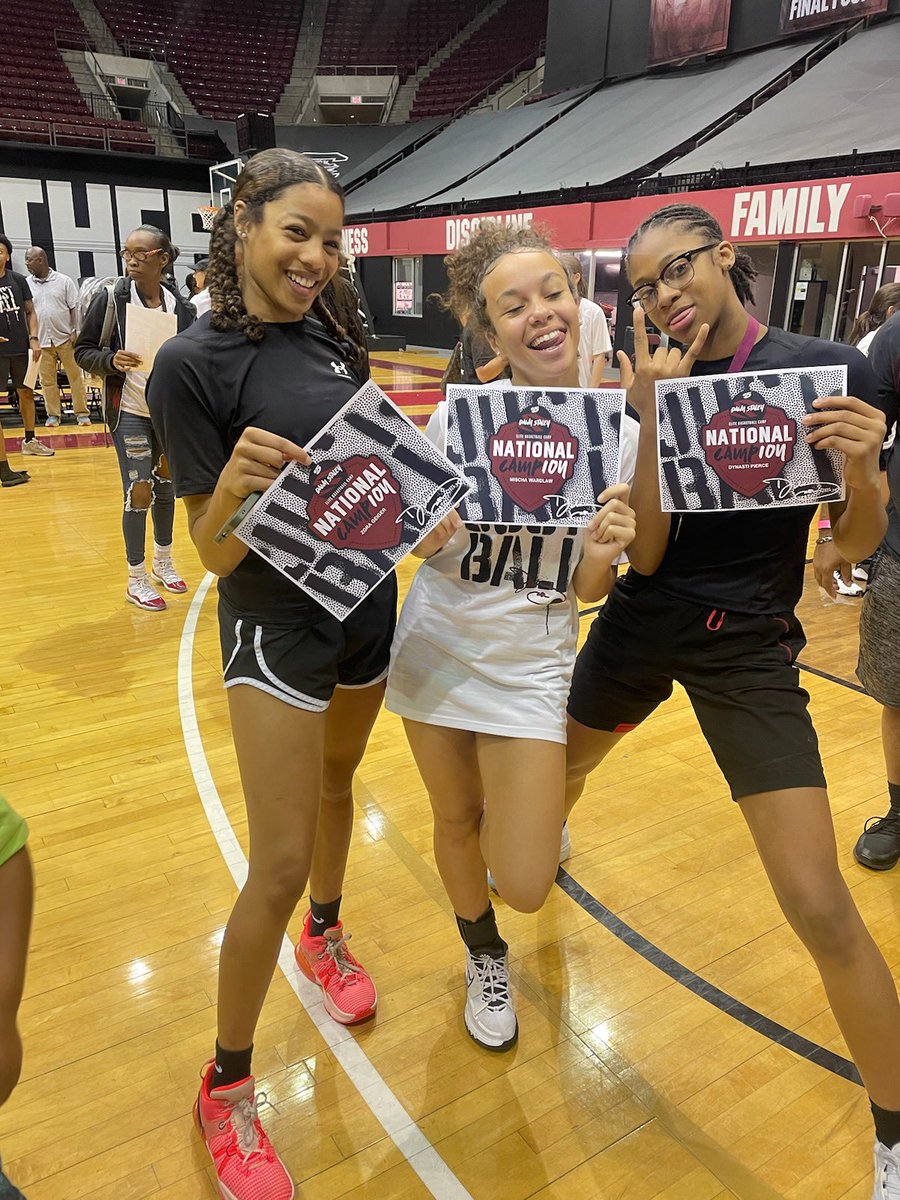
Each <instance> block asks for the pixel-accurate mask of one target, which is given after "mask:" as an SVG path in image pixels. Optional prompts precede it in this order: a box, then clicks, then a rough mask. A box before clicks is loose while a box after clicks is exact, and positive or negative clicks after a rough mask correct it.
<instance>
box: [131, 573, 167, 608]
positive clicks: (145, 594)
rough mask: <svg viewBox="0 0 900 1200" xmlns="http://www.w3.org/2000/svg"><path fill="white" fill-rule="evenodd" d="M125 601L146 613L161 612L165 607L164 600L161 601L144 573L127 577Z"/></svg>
mask: <svg viewBox="0 0 900 1200" xmlns="http://www.w3.org/2000/svg"><path fill="white" fill-rule="evenodd" d="M125 599H126V600H128V601H130V602H131V603H132V604H136V605H137V606H138V608H144V609H146V610H147V611H148V612H163V611H164V609H165V607H166V602H165V600H163V598H162V596H161V595H160V594H159V592H158V591H157V590H156V588H155V587H154V586H153V584H152V583H151V582H150V577H149V575H148V574H147V573H146V571H145V572H144V574H143V575H129V576H128V587H127V588H126V589H125Z"/></svg>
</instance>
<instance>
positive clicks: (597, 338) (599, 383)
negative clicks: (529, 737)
mask: <svg viewBox="0 0 900 1200" xmlns="http://www.w3.org/2000/svg"><path fill="white" fill-rule="evenodd" d="M562 262H563V266H564V267H565V268H566V270H567V271H568V273H569V278H570V279H571V280H572V284H573V286H574V287H575V288H576V290H577V292H578V296H579V301H578V316H579V319H580V320H581V338H580V340H579V342H578V386H579V387H583V388H588V387H603V372H604V371H605V370H606V368H607V367H608V366H609V364H610V363H611V362H612V340H611V338H610V336H609V325H608V324H607V322H606V314H605V313H604V311H603V309H602V308H601V307H600V305H599V304H595V303H594V301H593V300H588V298H587V287H586V286H585V282H584V276H583V275H582V273H581V263H580V262H579V261H578V259H577V258H576V257H575V255H574V254H564V255H563V256H562Z"/></svg>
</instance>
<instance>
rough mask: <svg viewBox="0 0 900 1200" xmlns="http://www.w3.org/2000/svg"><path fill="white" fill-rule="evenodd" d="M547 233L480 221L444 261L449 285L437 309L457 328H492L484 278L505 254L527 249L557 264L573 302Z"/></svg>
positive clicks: (537, 228) (482, 330) (477, 330)
mask: <svg viewBox="0 0 900 1200" xmlns="http://www.w3.org/2000/svg"><path fill="white" fill-rule="evenodd" d="M549 232H550V231H549V230H548V229H547V228H546V227H544V226H537V225H535V226H532V227H531V228H529V229H519V228H518V227H516V226H514V225H501V224H500V223H499V222H498V221H482V222H481V224H480V225H479V226H478V229H477V230H476V231H475V233H473V234H472V236H471V238H470V239H469V241H468V242H467V243H466V245H465V246H461V247H460V248H459V249H458V250H454V251H453V252H452V254H448V255H447V257H446V258H445V259H444V266H445V267H446V268H447V278H448V279H449V281H450V286H449V287H448V289H447V291H446V293H445V295H443V296H439V297H438V300H439V302H440V304H441V306H442V307H443V308H445V309H450V311H451V312H452V313H453V315H454V316H455V317H456V319H457V321H459V323H460V324H461V325H467V324H471V326H472V330H473V332H475V333H487V332H489V331H490V330H491V329H492V326H491V322H490V318H489V317H488V315H487V308H486V305H485V299H484V295H483V293H482V285H483V284H484V281H485V278H486V277H487V276H488V275H489V274H490V273H491V271H492V270H493V269H494V267H495V266H496V265H497V263H498V262H499V261H500V259H501V258H503V256H504V255H505V254H521V253H523V252H524V251H529V250H544V251H546V252H547V253H548V254H550V255H551V256H552V257H553V258H555V259H556V260H557V262H559V264H560V266H561V267H562V270H563V274H564V275H565V276H566V279H568V280H569V287H570V288H571V289H572V295H573V296H575V298H576V299H577V295H576V292H575V288H574V286H573V284H572V281H571V279H570V278H569V274H568V272H567V271H566V269H565V266H564V265H563V263H562V261H561V260H560V257H559V255H558V254H557V253H556V251H555V250H554V249H553V246H552V244H551V242H550V236H549Z"/></svg>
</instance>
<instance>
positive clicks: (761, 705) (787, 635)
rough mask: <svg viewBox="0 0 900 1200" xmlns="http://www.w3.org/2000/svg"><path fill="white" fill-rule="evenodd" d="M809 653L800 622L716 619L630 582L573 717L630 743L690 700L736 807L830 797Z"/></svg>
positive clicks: (592, 659)
mask: <svg viewBox="0 0 900 1200" xmlns="http://www.w3.org/2000/svg"><path fill="white" fill-rule="evenodd" d="M805 645H806V638H805V637H804V635H803V629H802V627H801V625H800V622H799V621H798V620H797V618H796V616H795V615H794V614H793V613H790V612H787V613H780V614H778V615H758V614H757V615H754V614H746V613H732V612H725V611H723V610H722V609H709V608H708V607H705V606H701V605H699V604H694V603H691V602H689V601H685V600H679V599H676V598H674V597H672V596H668V595H665V594H664V593H662V592H660V591H658V590H656V589H655V588H652V587H648V586H646V585H638V586H637V587H634V586H633V585H631V584H630V583H628V582H627V581H624V580H623V581H621V582H620V583H618V584H617V585H616V587H615V588H614V589H613V591H612V593H611V595H610V597H609V599H608V600H607V602H606V604H605V606H604V607H603V609H602V611H601V612H600V615H599V616H598V617H597V619H596V620H595V621H594V624H593V625H592V627H591V630H590V632H589V634H588V637H587V641H586V642H585V645H584V647H583V648H582V650H581V653H580V654H579V655H578V661H577V663H576V665H575V673H574V676H573V678H572V690H571V693H570V696H569V715H570V716H571V717H573V718H574V720H576V721H578V722H580V723H581V724H582V725H587V726H588V727H589V728H591V729H599V730H604V731H606V732H609V733H627V732H628V731H629V730H630V729H634V728H635V726H637V725H639V724H640V723H641V722H642V721H643V720H644V719H645V718H646V717H648V716H649V715H650V714H651V713H652V712H653V710H654V709H655V708H656V707H657V706H658V705H659V704H661V703H662V701H663V700H667V699H668V698H669V696H671V694H672V684H673V681H677V682H678V683H680V684H681V685H682V686H683V687H684V689H685V691H686V692H687V694H688V698H689V699H690V702H691V705H692V706H693V709H694V712H695V713H696V715H697V720H698V721H699V722H700V728H701V729H702V731H703V736H704V737H705V738H706V741H707V743H708V744H709V747H710V749H711V750H712V752H713V754H714V755H715V759H716V762H717V763H718V764H719V768H720V769H721V771H722V774H723V775H724V776H725V778H726V779H727V781H728V784H729V786H730V788H731V794H732V796H733V798H734V799H735V800H740V799H741V798H742V797H744V796H752V795H755V794H757V793H758V792H771V791H780V790H782V789H784V788H798V787H816V788H821V787H825V775H824V772H823V770H822V760H821V758H820V757H819V745H818V739H817V737H816V731H815V730H814V729H813V725H812V721H811V720H810V716H809V712H808V709H807V706H808V704H809V693H808V692H806V691H804V689H803V688H802V687H801V686H800V673H799V670H798V668H797V667H796V665H795V663H796V659H797V655H798V654H799V653H800V652H801V650H802V649H803V647H804V646H805Z"/></svg>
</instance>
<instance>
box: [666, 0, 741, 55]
mask: <svg viewBox="0 0 900 1200" xmlns="http://www.w3.org/2000/svg"><path fill="white" fill-rule="evenodd" d="M730 16H731V0H651V9H650V46H649V49H648V52H647V63H648V65H649V66H651V67H658V66H660V65H661V64H662V63H670V62H682V61H684V59H686V58H693V57H694V56H695V55H697V54H716V53H717V52H718V51H720V50H724V49H725V48H726V47H727V45H728V21H729V18H730Z"/></svg>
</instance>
